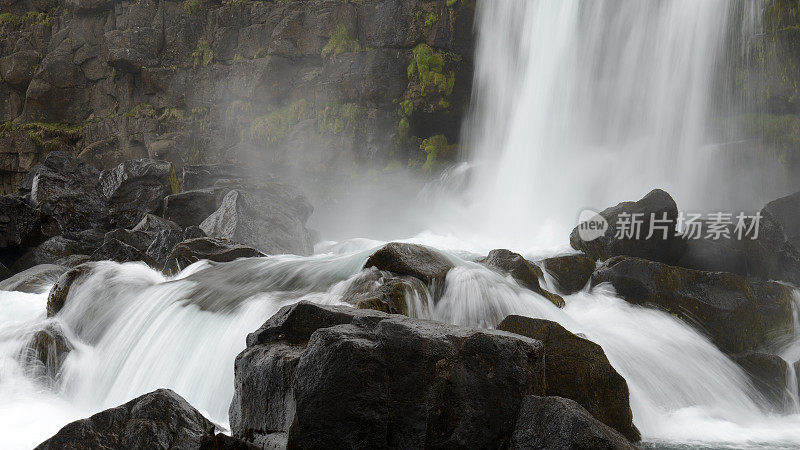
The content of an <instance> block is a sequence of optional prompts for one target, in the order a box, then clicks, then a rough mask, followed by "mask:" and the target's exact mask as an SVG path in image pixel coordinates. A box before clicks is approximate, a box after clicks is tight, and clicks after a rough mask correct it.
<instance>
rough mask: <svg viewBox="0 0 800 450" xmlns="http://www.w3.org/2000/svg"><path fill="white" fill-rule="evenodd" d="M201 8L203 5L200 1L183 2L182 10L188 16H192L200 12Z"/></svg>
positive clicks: (187, 0)
mask: <svg viewBox="0 0 800 450" xmlns="http://www.w3.org/2000/svg"><path fill="white" fill-rule="evenodd" d="M202 7H203V3H202V1H201V0H184V1H183V10H184V11H185V12H186V14H188V15H190V16H191V15H194V14H197V13H198V12H200V9H201V8H202Z"/></svg>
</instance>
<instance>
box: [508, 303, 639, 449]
mask: <svg viewBox="0 0 800 450" xmlns="http://www.w3.org/2000/svg"><path fill="white" fill-rule="evenodd" d="M497 329H498V330H503V331H508V332H511V333H516V334H519V335H522V336H527V337H529V338H531V339H536V340H539V341H541V342H542V343H544V354H545V360H544V364H545V367H544V370H545V372H544V373H545V385H546V390H545V392H546V395H554V396H557V397H565V398H569V399H572V400H574V401H576V402H578V403H579V404H580V405H581V406H582V407H584V408H586V410H587V411H589V413H591V414H592V415H593V416H594V418H595V419H597V420H599V421H600V422H603V423H604V424H606V425H608V426H610V427H611V428H613V429H615V430H617V431H618V432H620V433H622V435H623V436H625V437H626V438H628V439H630V440H632V441H638V440H639V439H640V435H639V430H637V429H636V426H634V425H633V413H632V412H631V407H630V402H629V397H630V395H629V392H628V383H627V382H626V381H625V379H624V378H622V376H621V375H620V374H619V373H617V371H616V370H615V369H614V368H613V367H612V366H611V363H609V362H608V358H607V357H606V354H605V352H604V351H603V349H602V348H601V347H600V346H599V345H597V344H595V343H594V342H592V341H590V340H588V339H584V338H582V337H579V336H576V335H574V334H572V333H570V332H569V331H567V330H566V329H565V328H564V327H562V326H561V325H559V324H558V323H556V322H551V321H549V320H542V319H532V318H529V317H522V316H508V317H506V318H505V319H503V321H502V322H501V323H500V324H499V325H498V326H497Z"/></svg>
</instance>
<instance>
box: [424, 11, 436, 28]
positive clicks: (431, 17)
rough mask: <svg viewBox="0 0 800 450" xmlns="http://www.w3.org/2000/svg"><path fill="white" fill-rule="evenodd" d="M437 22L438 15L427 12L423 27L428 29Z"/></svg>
mask: <svg viewBox="0 0 800 450" xmlns="http://www.w3.org/2000/svg"><path fill="white" fill-rule="evenodd" d="M438 21H439V15H438V14H436V12H433V11H431V12H429V13H428V14H426V15H425V27H427V28H430V27H432V26H434V25H436V22H438Z"/></svg>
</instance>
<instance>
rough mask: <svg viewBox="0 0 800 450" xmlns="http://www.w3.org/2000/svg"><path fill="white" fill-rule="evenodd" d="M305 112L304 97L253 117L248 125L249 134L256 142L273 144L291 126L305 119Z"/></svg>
mask: <svg viewBox="0 0 800 450" xmlns="http://www.w3.org/2000/svg"><path fill="white" fill-rule="evenodd" d="M307 114H308V102H307V101H306V100H305V99H301V100H298V101H296V102H294V103H292V104H290V105H288V106H285V107H283V108H280V109H278V110H276V111H273V112H271V113H269V114H265V115H263V116H259V117H256V118H255V119H253V123H252V124H251V125H250V134H251V136H252V138H253V140H254V141H256V142H260V143H265V144H274V143H276V142H278V141H280V140H282V139H284V138H285V137H286V135H288V134H289V131H291V129H292V127H294V126H295V125H297V124H298V123H300V121H301V120H303V119H305V118H306V117H307Z"/></svg>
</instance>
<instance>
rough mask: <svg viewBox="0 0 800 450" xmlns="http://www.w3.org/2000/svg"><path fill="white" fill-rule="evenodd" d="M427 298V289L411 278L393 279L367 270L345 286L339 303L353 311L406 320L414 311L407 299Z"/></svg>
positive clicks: (389, 274) (390, 276)
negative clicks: (384, 314)
mask: <svg viewBox="0 0 800 450" xmlns="http://www.w3.org/2000/svg"><path fill="white" fill-rule="evenodd" d="M428 295H429V294H428V288H427V286H425V284H423V283H422V281H420V280H418V279H416V278H414V277H396V276H393V275H392V274H391V273H389V272H382V271H379V270H376V269H371V270H367V271H365V272H363V273H362V274H361V276H360V277H358V278H357V279H355V280H354V281H353V282H352V283H351V284H350V286H348V288H347V291H345V293H344V294H343V295H342V301H344V302H347V303H350V304H351V305H353V306H355V307H356V308H362V309H374V310H376V311H383V312H385V313H388V314H403V315H406V316H407V315H409V312H410V311H411V309H412V308H413V307H414V304H413V302H412V303H411V304H409V297H411V296H416V297H417V298H419V299H420V300H422V301H425V300H426V299H427V298H428Z"/></svg>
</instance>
